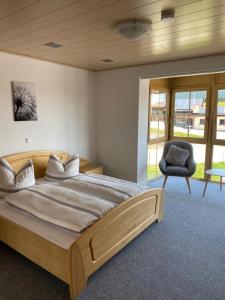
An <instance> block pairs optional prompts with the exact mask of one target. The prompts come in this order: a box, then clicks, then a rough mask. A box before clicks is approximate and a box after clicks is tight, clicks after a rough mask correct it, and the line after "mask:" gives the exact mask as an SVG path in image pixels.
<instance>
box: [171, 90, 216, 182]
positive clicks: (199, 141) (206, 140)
mask: <svg viewBox="0 0 225 300" xmlns="http://www.w3.org/2000/svg"><path fill="white" fill-rule="evenodd" d="M193 91H206V92H207V97H206V111H205V127H204V137H203V138H196V137H194V138H193V137H179V136H174V120H175V94H176V92H193ZM211 95H212V91H211V88H210V87H209V86H208V85H207V86H205V85H199V86H196V85H195V86H183V87H182V86H181V87H176V88H172V93H171V107H170V119H169V137H168V139H169V140H182V141H187V142H189V143H193V144H204V145H206V151H205V170H206V169H209V168H210V166H211V162H212V149H211V146H210V141H211V132H212V130H211V118H212V116H210V113H209V112H210V110H211V105H212V101H210V99H211ZM205 170H204V177H203V178H202V179H203V180H205V179H206V175H205ZM199 179H201V178H199Z"/></svg>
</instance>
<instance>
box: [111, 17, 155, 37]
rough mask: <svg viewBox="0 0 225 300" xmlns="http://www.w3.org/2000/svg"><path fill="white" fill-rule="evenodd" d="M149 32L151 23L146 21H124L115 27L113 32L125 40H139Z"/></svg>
mask: <svg viewBox="0 0 225 300" xmlns="http://www.w3.org/2000/svg"><path fill="white" fill-rule="evenodd" d="M150 30H151V23H150V22H149V21H146V20H126V21H122V22H120V23H118V24H117V25H116V26H115V31H116V32H117V33H118V34H119V35H120V36H122V37H123V38H125V39H127V40H132V41H135V40H139V39H140V38H142V37H144V36H145V35H147V34H148V33H149V32H150Z"/></svg>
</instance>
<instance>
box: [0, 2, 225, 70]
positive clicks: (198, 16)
mask: <svg viewBox="0 0 225 300" xmlns="http://www.w3.org/2000/svg"><path fill="white" fill-rule="evenodd" d="M171 7H172V8H174V9H175V14H176V18H175V20H174V21H173V22H171V23H164V22H161V20H160V12H161V10H162V9H165V8H171ZM135 18H142V19H143V18H144V19H147V20H150V21H151V22H152V32H151V33H150V35H149V36H148V37H145V38H143V39H141V40H139V41H127V40H124V39H122V38H121V37H120V36H118V35H117V34H116V33H115V32H114V30H113V26H114V25H115V23H117V22H118V21H121V20H125V19H135ZM49 42H56V43H59V44H62V45H63V47H61V48H57V49H53V48H49V47H47V46H45V44H46V43H49ZM0 50H1V51H5V52H10V53H17V54H20V55H25V56H30V57H35V58H39V59H44V60H48V61H52V62H58V63H62V64H66V65H71V66H76V67H81V68H86V69H90V70H105V69H112V68H118V67H124V66H133V65H139V64H145V63H152V62H159V61H169V60H174V59H180V58H185V57H195V56H202V55H207V54H214V53H223V52H224V51H225V0H161V1H160V0H0ZM106 58H109V59H112V60H114V62H111V63H105V62H102V60H103V59H106Z"/></svg>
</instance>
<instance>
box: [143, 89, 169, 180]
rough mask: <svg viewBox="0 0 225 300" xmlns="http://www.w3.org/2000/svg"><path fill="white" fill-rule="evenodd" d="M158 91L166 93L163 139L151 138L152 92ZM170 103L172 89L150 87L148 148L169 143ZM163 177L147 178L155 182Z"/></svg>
mask: <svg viewBox="0 0 225 300" xmlns="http://www.w3.org/2000/svg"><path fill="white" fill-rule="evenodd" d="M153 91H156V92H159V93H166V94H167V97H166V118H165V136H163V137H158V138H153V139H151V138H150V129H151V126H150V125H151V121H150V117H151V95H152V92H153ZM170 103H171V89H170V88H165V87H154V88H152V87H151V84H150V86H149V104H148V147H149V146H151V145H157V144H160V143H163V142H167V141H168V136H169V118H170ZM160 176H161V175H156V176H155V177H154V178H147V180H153V179H157V178H159V177H160Z"/></svg>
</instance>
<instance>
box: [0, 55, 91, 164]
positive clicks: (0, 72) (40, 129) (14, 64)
mask: <svg viewBox="0 0 225 300" xmlns="http://www.w3.org/2000/svg"><path fill="white" fill-rule="evenodd" d="M53 51H54V50H53ZM13 80H15V81H24V82H33V83H35V84H36V93H37V111H38V121H32V122H15V121H14V119H13V110H12V95H11V86H10V81H13ZM95 109H96V73H94V72H89V71H85V70H81V69H76V68H71V67H66V66H62V65H58V64H53V63H48V62H43V61H38V60H35V59H30V58H25V57H20V56H15V55H10V54H4V53H0V156H3V155H7V154H11V153H18V152H22V151H29V150H44V149H58V150H66V151H69V152H71V153H80V155H81V156H83V157H85V158H87V159H90V160H91V161H93V162H94V161H95V158H96V110H95ZM26 137H30V138H31V144H25V141H24V139H25V138H26Z"/></svg>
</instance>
